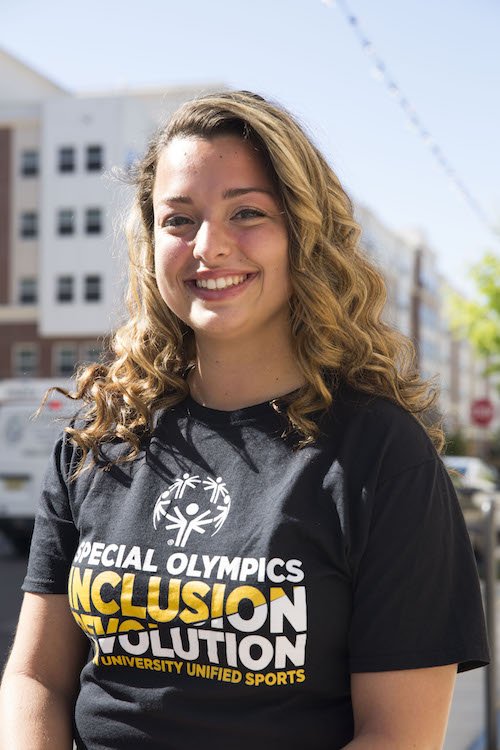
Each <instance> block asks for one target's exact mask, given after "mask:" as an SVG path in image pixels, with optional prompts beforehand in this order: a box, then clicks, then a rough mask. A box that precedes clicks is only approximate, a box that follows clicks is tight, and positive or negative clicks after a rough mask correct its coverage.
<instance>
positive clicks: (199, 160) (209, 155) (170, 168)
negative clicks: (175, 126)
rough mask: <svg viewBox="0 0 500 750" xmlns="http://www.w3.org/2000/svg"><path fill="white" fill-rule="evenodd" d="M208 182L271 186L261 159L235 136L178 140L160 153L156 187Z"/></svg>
mask: <svg viewBox="0 0 500 750" xmlns="http://www.w3.org/2000/svg"><path fill="white" fill-rule="evenodd" d="M207 178H212V179H215V178H223V179H227V180H229V181H234V180H237V183H238V184H237V185H235V187H236V186H239V183H240V181H241V180H243V182H245V183H246V182H247V181H248V180H249V179H250V180H252V182H253V183H254V182H256V181H257V184H259V185H265V186H267V187H270V186H271V183H272V179H271V176H270V174H269V169H268V167H267V166H266V163H265V160H264V157H263V155H262V154H261V153H260V152H259V151H258V150H257V148H256V147H255V146H254V144H253V143H251V142H250V141H248V140H245V139H243V138H240V137H238V136H236V135H220V136H215V137H213V138H199V137H195V136H177V137H175V138H173V139H172V140H171V141H170V142H169V143H168V144H167V145H166V146H165V147H164V148H163V149H162V151H161V152H160V155H159V158H158V164H157V169H156V180H155V183H163V184H165V182H167V183H169V182H171V181H174V182H177V181H181V180H190V181H194V182H196V181H197V180H205V179H207ZM249 184H250V183H249Z"/></svg>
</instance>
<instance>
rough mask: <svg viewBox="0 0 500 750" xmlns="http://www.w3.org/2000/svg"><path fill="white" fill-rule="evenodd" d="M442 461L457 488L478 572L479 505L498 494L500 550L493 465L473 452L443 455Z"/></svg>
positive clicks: (481, 523)
mask: <svg viewBox="0 0 500 750" xmlns="http://www.w3.org/2000/svg"><path fill="white" fill-rule="evenodd" d="M443 461H444V464H445V466H446V468H447V469H448V470H449V473H450V477H451V479H452V482H453V484H454V485H455V489H456V491H457V495H458V499H459V500H460V505H461V506H462V510H463V513H464V517H465V521H466V523H467V529H468V531H469V536H470V539H471V542H472V547H473V549H474V555H475V557H476V562H477V565H478V570H479V573H480V574H481V575H482V573H483V567H484V523H485V520H484V515H483V511H482V507H483V505H484V503H485V501H489V500H490V499H491V498H492V496H493V495H494V493H496V494H497V507H496V513H495V520H496V527H497V557H498V552H499V551H500V494H499V493H500V485H499V477H498V473H497V471H496V469H495V468H494V467H493V466H490V465H489V464H488V463H486V462H485V461H483V460H482V459H481V458H478V457H476V456H444V457H443Z"/></svg>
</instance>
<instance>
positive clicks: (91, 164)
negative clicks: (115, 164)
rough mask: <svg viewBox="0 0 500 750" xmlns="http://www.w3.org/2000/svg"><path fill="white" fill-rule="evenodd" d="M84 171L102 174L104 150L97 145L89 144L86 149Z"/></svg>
mask: <svg viewBox="0 0 500 750" xmlns="http://www.w3.org/2000/svg"><path fill="white" fill-rule="evenodd" d="M85 169H86V171H87V172H102V170H103V169H104V148H103V147H102V146H101V145H100V144H99V143H91V144H89V145H88V146H87V147H86V149H85Z"/></svg>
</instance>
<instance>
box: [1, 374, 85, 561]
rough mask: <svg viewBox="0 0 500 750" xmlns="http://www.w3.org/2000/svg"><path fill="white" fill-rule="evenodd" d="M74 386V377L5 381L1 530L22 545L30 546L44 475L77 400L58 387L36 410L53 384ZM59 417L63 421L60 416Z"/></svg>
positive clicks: (2, 426)
mask: <svg viewBox="0 0 500 750" xmlns="http://www.w3.org/2000/svg"><path fill="white" fill-rule="evenodd" d="M54 385H58V386H61V387H63V388H66V389H68V390H71V389H72V387H73V385H74V384H73V383H72V382H71V381H70V380H60V381H58V382H55V381H54V380H45V379H19V380H3V381H0V530H1V531H3V532H4V533H5V534H7V536H8V537H9V538H10V540H11V541H12V542H13V544H14V545H15V546H16V548H17V549H18V550H20V551H25V550H26V548H27V546H28V545H29V540H30V538H31V533H32V530H33V522H34V517H35V512H36V507H37V504H38V497H39V494H40V488H41V483H42V479H43V476H44V473H45V470H46V468H47V463H48V460H49V456H50V453H51V450H52V447H53V444H54V442H55V440H56V438H57V436H58V434H59V433H60V432H61V431H62V429H63V427H64V426H65V425H66V424H67V423H68V421H67V419H66V420H63V419H61V417H63V416H67V415H68V414H72V413H74V412H75V408H74V403H73V402H71V401H69V399H67V398H65V396H63V395H62V394H60V393H57V392H56V391H53V392H52V393H51V394H50V396H49V398H48V399H47V402H46V404H45V406H44V408H43V409H42V411H41V413H40V415H39V416H38V417H36V418H34V414H35V412H36V410H37V409H38V407H39V406H40V403H41V401H42V398H43V396H44V394H45V392H46V391H47V389H48V388H51V387H52V386H54ZM58 418H59V419H58Z"/></svg>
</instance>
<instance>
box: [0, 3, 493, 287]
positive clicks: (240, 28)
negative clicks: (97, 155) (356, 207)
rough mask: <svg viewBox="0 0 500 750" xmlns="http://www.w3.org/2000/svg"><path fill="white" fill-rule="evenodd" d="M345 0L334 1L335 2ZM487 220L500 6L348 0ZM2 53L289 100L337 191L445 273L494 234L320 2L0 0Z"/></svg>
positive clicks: (82, 87)
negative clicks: (340, 187) (411, 234)
mask: <svg viewBox="0 0 500 750" xmlns="http://www.w3.org/2000/svg"><path fill="white" fill-rule="evenodd" d="M339 1H341V0H339ZM347 2H348V5H349V8H350V10H351V12H352V13H353V14H354V15H355V16H356V18H357V19H358V23H359V25H360V27H361V28H362V30H363V32H364V34H365V36H366V37H367V38H369V39H370V40H371V42H372V43H373V44H374V46H375V48H376V51H377V54H378V56H379V57H380V58H382V59H383V61H384V62H385V64H386V66H387V68H388V69H389V70H390V72H391V73H392V76H393V78H394V80H395V82H396V83H397V85H398V87H399V89H400V90H401V91H403V92H404V94H405V96H406V97H407V98H408V99H409V100H410V102H411V104H412V105H413V107H414V109H415V110H416V112H417V113H418V116H419V118H420V120H421V121H422V122H423V123H424V125H425V126H426V128H427V130H428V131H429V132H430V133H431V135H432V136H433V138H434V141H435V142H436V143H437V144H438V145H439V146H440V148H441V151H442V152H443V153H444V155H445V157H446V159H447V161H448V162H449V163H450V164H451V165H452V166H453V168H454V170H455V171H456V173H457V174H458V176H459V177H460V179H461V181H462V182H463V184H464V185H465V186H466V188H467V189H468V190H469V192H470V193H471V194H472V195H473V196H474V198H475V200H477V201H478V202H479V203H480V204H481V206H482V208H483V211H484V212H485V213H486V214H487V216H488V217H489V222H490V223H491V224H493V225H497V226H498V225H500V147H499V144H498V134H499V133H500V97H499V93H498V92H499V91H500V55H499V53H498V38H499V35H500V5H499V4H498V2H497V0H474V2H472V1H471V0H439V2H434V1H433V0H405V2H401V0H378V1H377V2H374V0H347ZM0 46H1V47H3V48H4V49H5V50H6V51H8V52H12V53H13V54H15V55H17V56H18V57H19V58H21V59H22V60H23V61H24V62H26V63H28V64H30V65H32V66H33V67H35V68H36V69H37V70H39V71H40V72H42V73H44V74H46V75H47V76H48V77H50V78H52V79H54V80H55V81H57V82H58V83H60V84H61V85H63V86H65V87H66V88H68V89H71V90H74V91H95V90H96V89H99V90H100V89H109V88H116V87H123V86H128V87H131V88H134V87H137V86H160V87H161V86H168V85H177V84H182V83H198V82H201V83H204V84H208V85H210V84H212V83H224V84H227V85H229V86H232V87H237V88H246V89H250V90H254V91H257V92H259V93H261V94H263V95H265V96H270V97H272V98H274V99H276V100H278V101H279V102H281V103H282V104H284V105H285V106H286V107H288V108H289V109H291V110H292V111H293V112H294V113H295V114H296V115H297V116H298V118H299V119H300V120H301V122H302V123H303V124H304V125H306V127H307V129H308V131H309V132H310V133H311V134H312V136H313V138H314V140H315V141H316V143H317V144H318V145H319V146H320V148H321V149H322V150H323V151H324V152H325V154H326V156H327V157H328V159H329V161H330V162H331V164H332V165H333V166H334V168H335V169H336V171H337V173H338V175H339V177H340V179H341V180H342V182H343V183H344V186H345V187H346V188H347V190H348V191H349V192H350V193H351V194H352V195H353V196H354V197H355V198H356V199H358V200H359V201H361V202H363V203H366V204H367V205H368V206H370V207H371V208H372V209H373V210H374V211H375V212H376V213H377V214H378V215H379V216H380V218H381V219H383V220H384V221H385V222H386V223H387V224H388V225H389V226H390V227H393V228H394V229H402V228H405V227H414V226H417V227H420V228H421V229H423V230H424V231H425V232H426V233H427V235H428V238H429V241H430V243H431V245H432V246H433V247H434V249H435V250H436V252H437V255H438V262H439V266H440V268H441V270H442V271H443V272H444V273H445V275H446V276H447V277H448V279H449V280H450V281H452V282H453V283H455V284H456V285H457V286H459V287H462V288H464V287H466V284H465V281H464V279H465V277H466V273H467V268H468V266H469V265H470V264H471V263H472V262H474V260H477V259H478V258H479V257H480V256H481V255H482V253H483V252H484V251H486V250H488V249H490V250H495V251H498V252H500V239H499V236H498V235H495V234H494V233H492V232H491V231H490V230H489V229H488V227H487V226H486V224H485V223H484V222H482V221H480V220H479V219H478V218H477V216H476V215H475V213H474V212H473V211H472V210H471V209H470V208H469V206H468V205H467V204H466V203H465V202H464V201H463V199H462V198H461V197H460V195H458V194H457V193H456V191H454V190H453V189H452V187H451V183H450V180H449V179H448V178H447V177H446V175H445V174H444V172H443V171H442V170H441V169H439V168H438V166H437V164H436V162H435V160H434V159H433V157H432V156H431V153H430V150H429V147H428V146H426V145H425V144H424V142H423V140H422V138H421V137H419V136H418V135H416V134H415V132H413V131H412V130H411V129H410V128H409V126H408V121H407V119H406V118H405V117H404V115H403V112H402V110H401V108H400V106H399V105H398V104H397V101H396V100H395V99H394V98H391V96H390V95H389V93H388V91H387V89H386V87H385V86H384V85H383V84H382V83H380V82H377V80H376V79H375V78H374V77H373V76H372V75H371V74H370V68H371V63H370V59H369V57H368V56H367V55H366V54H365V53H364V52H363V50H362V48H361V45H360V43H359V41H358V39H357V38H356V36H355V34H354V33H353V30H352V28H351V26H350V25H349V24H348V22H347V21H346V19H345V16H344V14H343V13H342V12H341V9H340V8H339V7H338V6H337V7H336V6H335V3H334V2H333V1H331V2H328V0H327V1H323V2H322V0H212V1H210V2H208V1H206V0H177V1H176V2H173V0H142V1H141V2H137V1H136V2H131V1H130V0H99V1H98V0H86V2H85V3H74V2H68V0H66V1H65V2H62V1H61V0H49V1H48V2H45V3H40V2H38V0H16V2H15V3H14V2H9V1H8V0H1V1H0Z"/></svg>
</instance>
